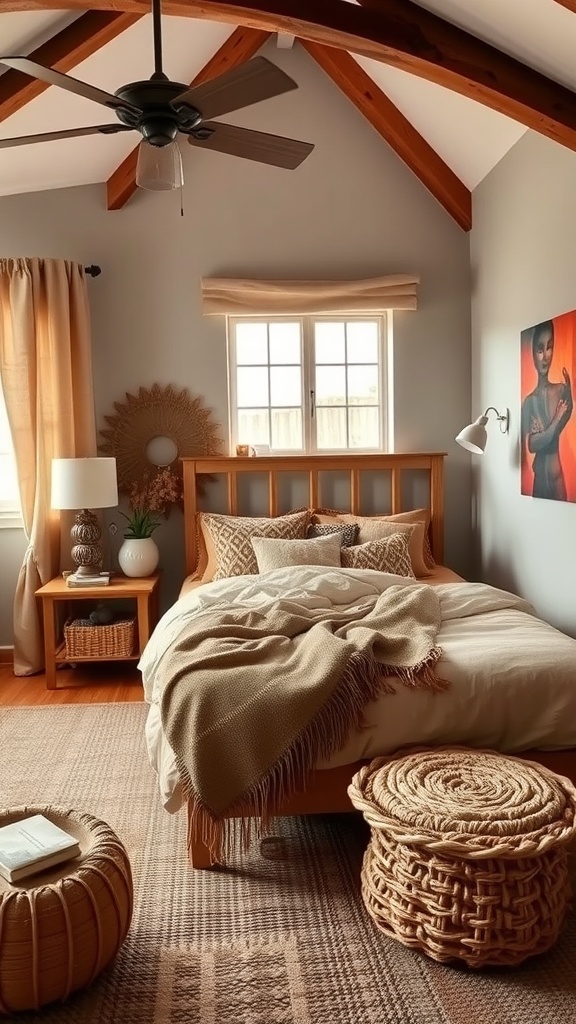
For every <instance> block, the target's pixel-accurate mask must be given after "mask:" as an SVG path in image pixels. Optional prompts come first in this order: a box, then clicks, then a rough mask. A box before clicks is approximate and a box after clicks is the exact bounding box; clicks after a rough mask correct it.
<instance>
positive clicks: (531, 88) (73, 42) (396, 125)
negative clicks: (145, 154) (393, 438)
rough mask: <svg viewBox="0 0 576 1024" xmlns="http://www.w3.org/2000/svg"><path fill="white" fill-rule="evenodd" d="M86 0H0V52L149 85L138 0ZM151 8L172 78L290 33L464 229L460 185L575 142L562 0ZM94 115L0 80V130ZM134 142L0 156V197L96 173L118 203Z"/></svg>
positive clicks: (574, 32) (572, 9) (288, 40)
mask: <svg viewBox="0 0 576 1024" xmlns="http://www.w3.org/2000/svg"><path fill="white" fill-rule="evenodd" d="M86 2H87V0H84V2H82V0H0V56H2V55H4V56H9V55H16V54H20V55H28V56H30V57H32V59H33V60H35V61H36V62H38V63H40V64H44V65H45V66H48V67H53V68H55V69H57V70H59V71H61V72H65V73H73V75H74V76H75V77H76V78H79V79H82V80H83V81H86V82H89V83H91V84H93V85H95V86H98V87H99V88H101V89H105V90H106V91H108V92H114V91H115V90H116V89H117V88H119V86H120V85H122V84H124V83H125V82H128V81H136V80H138V79H145V78H148V77H149V76H150V72H151V56H150V53H151V43H150V40H151V35H152V28H151V18H150V15H149V11H150V3H149V2H148V0H91V2H90V10H87V9H86V6H85V5H86ZM163 14H164V19H163V43H164V54H165V64H166V67H167V69H168V70H169V75H170V78H172V79H174V80H177V81H181V82H191V83H200V82H203V81H206V80H208V79H209V78H213V77H216V76H217V75H219V74H221V73H222V72H223V71H226V70H228V69H230V68H233V67H236V66H238V65H240V64H242V63H243V62H244V61H246V60H249V59H250V58H251V57H253V56H254V55H255V54H256V53H257V52H258V50H259V49H260V47H261V46H262V45H263V43H264V42H266V40H267V39H268V38H269V37H270V36H271V35H272V34H277V39H278V45H279V46H283V47H286V46H290V45H291V44H292V43H293V40H294V39H295V40H297V43H296V45H300V46H302V47H304V49H305V50H306V51H307V53H308V54H309V56H310V58H311V59H312V60H314V61H315V62H316V63H317V64H318V65H319V66H320V67H321V68H322V70H323V71H324V72H325V73H326V74H327V75H328V76H329V77H330V79H331V80H332V81H333V82H334V83H335V85H336V86H337V87H338V88H339V89H341V90H342V91H343V93H344V94H345V95H346V96H347V97H348V98H349V100H350V102H351V103H353V104H354V105H355V106H356V107H357V108H358V110H359V111H360V112H361V114H362V115H363V116H364V117H365V118H367V120H368V121H369V122H370V123H371V124H372V125H373V127H374V129H375V130H376V131H377V132H378V133H379V134H380V135H381V136H382V138H383V139H384V140H385V142H386V143H387V144H388V145H390V146H391V147H392V148H393V149H394V150H395V151H396V152H397V153H398V155H399V156H400V158H401V159H402V160H403V161H404V162H405V163H406V164H407V166H408V167H410V168H411V170H412V171H413V172H414V173H415V174H416V175H417V176H418V177H419V178H420V180H421V181H422V183H423V184H424V185H425V186H426V188H428V189H429V190H430V192H431V193H432V194H433V195H434V196H435V197H436V199H437V200H438V201H439V202H440V203H441V204H442V205H443V206H444V208H445V209H446V210H447V211H448V213H449V214H450V215H451V216H452V217H453V218H454V219H455V220H456V222H457V223H458V224H459V225H460V227H462V228H463V229H464V230H468V229H469V228H470V226H471V191H472V190H473V189H474V188H475V186H476V185H477V184H478V183H479V182H480V181H481V180H482V178H483V177H484V176H485V175H486V174H487V173H488V172H489V171H490V170H491V169H492V167H494V166H495V164H496V163H498V161H499V160H500V159H501V158H502V156H503V155H504V154H505V153H506V152H507V151H508V150H509V149H510V148H511V147H512V146H513V145H514V144H515V143H516V142H517V141H518V139H519V138H520V136H521V135H522V134H523V133H524V132H525V131H526V130H532V131H537V132H540V133H541V134H543V135H545V136H547V137H548V138H550V139H552V140H553V141H554V142H556V143H558V144H560V145H563V146H566V147H568V148H570V149H573V150H576V62H575V61H574V54H575V53H576V0H505V2H504V3H503V2H502V0H482V2H479V0H474V2H472V0H422V2H420V3H418V4H416V3H413V2H411V0H361V2H360V3H357V2H354V0H235V2H226V3H225V2H223V0H164V2H163ZM103 120H104V121H106V120H108V121H109V120H111V118H110V115H109V114H108V115H107V116H106V115H105V117H104V118H102V107H100V106H99V105H97V104H93V103H90V101H87V100H86V99H85V98H83V97H80V96H76V95H73V94H72V93H69V92H66V91H64V90H62V89H59V88H56V87H55V86H46V85H45V84H43V83H41V82H38V81H37V80H33V79H30V78H29V77H27V76H25V75H22V74H20V73H19V72H16V71H13V70H5V71H4V72H3V73H1V74H0V122H1V123H0V139H6V138H13V137H16V136H23V135H29V134H33V133H37V132H46V131H61V130H65V129H68V128H75V127H79V126H87V125H92V124H95V125H96V124H100V123H102V121H103ZM336 130H337V129H336ZM309 141H311V142H313V141H314V139H310V140H309ZM135 142H136V143H137V142H138V136H137V135H113V136H102V135H98V136H88V137H84V138H77V139H73V140H70V139H66V140H64V141H62V140H59V141H55V142H46V143H42V144H38V145H27V146H19V147H16V148H10V149H0V195H8V194H13V193H20V192H27V191H35V190H38V189H46V188H55V187H65V186H69V185H79V184H86V183H89V182H95V181H105V182H106V183H107V203H108V208H109V209H110V210H120V209H121V208H122V207H123V206H124V205H125V204H126V203H127V202H128V201H129V199H130V197H131V195H132V194H133V193H134V191H135V188H136V185H135V167H136V150H135V149H134V145H135ZM214 158H215V159H216V158H217V159H222V160H227V159H228V157H227V156H225V155H221V154H214ZM294 173H297V172H294Z"/></svg>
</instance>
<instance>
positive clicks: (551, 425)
mask: <svg viewBox="0 0 576 1024" xmlns="http://www.w3.org/2000/svg"><path fill="white" fill-rule="evenodd" d="M575 359H576V310H573V311H572V312H570V313H563V314H562V315H561V316H555V317H552V319H551V320H544V321H542V323H539V324H535V325H534V326H533V327H527V328H526V330H524V331H522V332H521V334H520V386H521V399H522V412H521V429H520V445H521V459H520V465H521V491H522V494H527V495H530V496H531V497H533V498H549V499H552V500H554V501H576V413H575V412H574V399H573V380H574V363H575Z"/></svg>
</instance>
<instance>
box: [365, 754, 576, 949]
mask: <svg viewBox="0 0 576 1024" xmlns="http://www.w3.org/2000/svg"><path fill="white" fill-rule="evenodd" d="M348 793H349V795H350V798H351V800H352V803H353V804H354V806H355V807H357V808H358V809H359V810H361V811H362V812H363V814H364V817H365V819H366V821H367V822H368V823H369V825H370V827H371V841H370V844H369V846H368V849H367V851H366V854H365V856H364V862H363V866H362V896H363V899H364V904H365V906H366V909H367V910H368V913H369V914H370V916H371V917H372V919H373V920H374V922H375V923H376V925H377V926H378V928H379V929H380V930H381V931H383V932H385V933H386V934H387V935H390V936H392V937H393V938H396V939H398V940H399V941H400V942H402V943H404V945H406V946H410V947H413V948H415V949H419V950H421V951H422V952H424V953H427V954H428V955H429V956H431V957H433V958H434V959H435V960H440V961H451V960H452V961H453V960H460V961H464V962H465V963H466V964H467V965H468V966H469V967H483V966H487V965H513V964H518V963H520V962H521V961H522V960H525V959H526V958H527V957H529V956H534V955H535V954H538V953H543V952H545V951H546V950H547V949H549V948H550V947H551V946H552V945H553V944H554V942H555V941H556V939H557V937H558V934H559V932H560V929H561V928H562V925H563V923H564V918H565V915H566V911H567V908H568V900H569V897H570V885H569V880H568V852H567V844H568V843H570V841H571V840H572V839H573V838H574V836H575V835H576V825H575V815H576V789H575V788H574V786H573V785H572V783H571V782H570V781H569V779H565V778H562V777H561V776H559V775H556V774H555V773H554V772H551V771H550V770H549V769H547V768H543V767H541V766H540V765H538V764H534V763H533V762H531V761H524V760H521V759H520V758H517V757H508V756H505V755H503V754H499V753H497V752H495V751H490V750H470V749H468V748H463V747H444V748H437V749H435V750H414V751H411V752H410V753H408V754H407V755H406V756H404V757H400V758H397V759H395V760H390V759H388V758H380V759H377V760H375V761H373V762H372V763H371V764H370V765H367V766H366V767H365V768H363V769H361V770H360V771H359V772H358V773H357V774H356V775H355V776H354V778H353V780H352V783H351V785H350V787H349V789H348Z"/></svg>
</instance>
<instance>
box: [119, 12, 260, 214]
mask: <svg viewBox="0 0 576 1024" xmlns="http://www.w3.org/2000/svg"><path fill="white" fill-rule="evenodd" d="M269 36H270V32H264V31H262V30H259V29H254V28H237V29H235V31H234V32H232V34H231V35H230V36H229V37H228V39H227V40H226V42H225V43H223V45H222V46H221V47H220V49H219V50H217V51H216V53H215V54H214V56H213V57H211V59H210V60H209V61H208V63H207V64H205V65H204V67H203V68H202V70H201V71H199V72H198V74H197V75H196V77H195V78H194V79H193V80H192V81H191V82H190V85H191V86H194V85H202V83H203V82H208V81H209V80H210V79H211V78H217V77H218V75H222V74H224V72H225V71H231V70H232V68H237V67H239V66H240V65H241V64H244V63H245V62H246V61H247V60H250V58H251V57H253V56H254V54H256V53H257V52H258V50H259V49H260V47H261V46H263V44H264V43H265V42H266V40H267V39H268V37H269ZM137 161H138V146H136V148H135V149H133V150H132V152H131V153H129V154H128V156H127V157H126V159H125V160H123V161H122V163H121V164H120V166H119V167H117V168H116V170H115V171H114V173H113V174H112V175H111V176H110V177H109V178H108V181H107V182H106V197H107V206H108V209H109V210H120V209H121V208H122V207H123V206H125V204H126V203H127V202H128V200H129V199H130V197H131V196H133V195H134V193H135V191H136V188H137V186H136V164H137Z"/></svg>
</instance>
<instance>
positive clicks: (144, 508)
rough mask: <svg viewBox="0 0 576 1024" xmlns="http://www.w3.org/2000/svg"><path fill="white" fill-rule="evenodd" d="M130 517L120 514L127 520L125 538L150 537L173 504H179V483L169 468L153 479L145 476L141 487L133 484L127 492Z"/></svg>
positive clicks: (180, 489) (159, 471) (162, 470)
mask: <svg viewBox="0 0 576 1024" xmlns="http://www.w3.org/2000/svg"><path fill="white" fill-rule="evenodd" d="M129 500H130V509H131V511H130V514H129V515H127V514H126V513H125V512H120V515H121V516H123V517H124V519H126V520H127V522H128V526H127V527H126V530H125V533H124V536H125V537H138V538H143V537H151V536H152V534H153V533H154V530H156V529H157V528H158V527H159V526H160V523H161V521H162V520H161V518H159V517H161V516H167V515H168V514H169V512H170V508H171V506H172V505H175V504H177V503H178V502H180V501H182V481H181V479H180V477H179V476H177V475H176V474H175V473H174V472H173V471H172V469H171V468H170V466H165V467H164V468H163V469H159V470H158V471H157V473H155V474H154V475H153V476H152V475H151V474H150V473H146V474H145V476H144V479H143V481H142V483H141V484H138V483H136V482H135V483H133V484H132V486H131V487H130V492H129Z"/></svg>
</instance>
